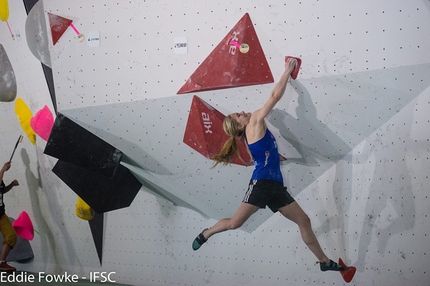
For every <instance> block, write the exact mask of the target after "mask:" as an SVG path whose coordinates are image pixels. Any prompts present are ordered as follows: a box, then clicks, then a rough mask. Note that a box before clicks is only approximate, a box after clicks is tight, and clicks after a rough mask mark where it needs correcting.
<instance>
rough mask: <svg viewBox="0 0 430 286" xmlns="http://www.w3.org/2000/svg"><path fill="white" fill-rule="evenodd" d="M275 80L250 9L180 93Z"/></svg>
mask: <svg viewBox="0 0 430 286" xmlns="http://www.w3.org/2000/svg"><path fill="white" fill-rule="evenodd" d="M246 45H247V46H246ZM272 82H273V76H272V72H271V71H270V67H269V64H268V63H267V60H266V57H265V55H264V52H263V49H262V48H261V45H260V42H259V41H258V37H257V34H256V33H255V30H254V26H253V24H252V22H251V18H250V17H249V14H248V13H246V14H245V15H244V16H243V17H242V19H240V21H239V22H238V23H237V24H236V26H234V27H233V29H231V31H230V32H229V33H228V34H227V36H225V38H224V39H223V40H222V41H221V42H220V43H219V44H218V46H216V48H215V49H214V50H213V51H212V53H210V54H209V56H208V57H207V58H206V59H205V60H204V61H203V62H202V63H201V65H200V66H199V67H198V68H197V70H196V71H195V72H194V73H193V74H192V75H191V76H190V78H189V79H188V80H187V82H186V83H185V84H184V85H183V86H182V87H181V89H180V90H179V91H178V94H182V93H189V92H194V91H204V90H213V89H222V88H231V87H238V86H246V85H256V84H264V83H272Z"/></svg>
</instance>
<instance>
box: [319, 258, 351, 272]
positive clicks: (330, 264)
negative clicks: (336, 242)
mask: <svg viewBox="0 0 430 286" xmlns="http://www.w3.org/2000/svg"><path fill="white" fill-rule="evenodd" d="M319 264H320V269H321V271H328V270H332V271H343V270H345V268H344V267H342V266H340V265H339V264H337V263H336V262H334V261H333V260H331V259H330V262H327V263H323V262H319Z"/></svg>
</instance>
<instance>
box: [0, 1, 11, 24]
mask: <svg viewBox="0 0 430 286" xmlns="http://www.w3.org/2000/svg"><path fill="white" fill-rule="evenodd" d="M8 18H9V4H8V2H7V0H0V19H1V20H2V21H3V22H6V21H7V19H8Z"/></svg>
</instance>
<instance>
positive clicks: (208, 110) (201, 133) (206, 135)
mask: <svg viewBox="0 0 430 286" xmlns="http://www.w3.org/2000/svg"><path fill="white" fill-rule="evenodd" d="M224 118H225V115H223V114H222V113H221V112H219V111H218V110H216V109H215V108H214V107H212V106H211V105H209V104H208V103H206V102H204V101H203V100H202V99H200V98H199V97H197V96H194V97H193V101H192V103H191V109H190V113H189V115H188V121H187V126H186V128H185V134H184V139H183V142H184V143H185V144H187V145H188V146H190V147H191V148H193V149H194V150H196V151H197V152H199V153H200V154H202V155H203V156H205V157H206V158H208V159H212V156H213V155H215V154H217V153H218V152H219V151H220V150H221V148H222V146H223V145H224V143H225V142H226V141H227V139H229V136H228V135H227V134H225V132H224V130H223V127H222V124H223V121H224ZM237 143H238V147H239V154H240V157H241V158H242V160H241V159H240V158H239V157H238V156H237V155H236V156H235V157H234V158H233V160H232V162H231V163H232V164H238V165H242V166H250V165H252V159H251V156H250V155H249V153H248V150H247V149H246V145H245V141H244V139H241V140H238V141H237Z"/></svg>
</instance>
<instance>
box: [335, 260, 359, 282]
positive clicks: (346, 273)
mask: <svg viewBox="0 0 430 286" xmlns="http://www.w3.org/2000/svg"><path fill="white" fill-rule="evenodd" d="M339 265H340V266H342V267H344V268H345V270H343V271H340V274H341V275H342V278H343V280H345V282H346V283H349V282H351V280H352V278H354V275H355V271H356V270H357V269H356V268H355V267H354V266H346V265H345V263H344V262H343V260H342V259H341V258H339Z"/></svg>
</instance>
